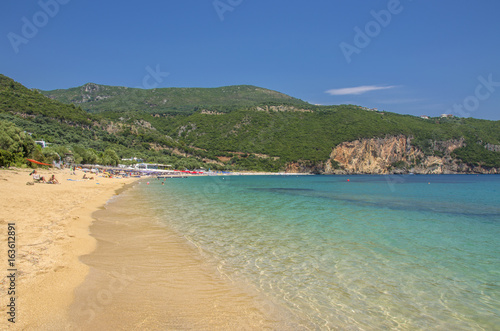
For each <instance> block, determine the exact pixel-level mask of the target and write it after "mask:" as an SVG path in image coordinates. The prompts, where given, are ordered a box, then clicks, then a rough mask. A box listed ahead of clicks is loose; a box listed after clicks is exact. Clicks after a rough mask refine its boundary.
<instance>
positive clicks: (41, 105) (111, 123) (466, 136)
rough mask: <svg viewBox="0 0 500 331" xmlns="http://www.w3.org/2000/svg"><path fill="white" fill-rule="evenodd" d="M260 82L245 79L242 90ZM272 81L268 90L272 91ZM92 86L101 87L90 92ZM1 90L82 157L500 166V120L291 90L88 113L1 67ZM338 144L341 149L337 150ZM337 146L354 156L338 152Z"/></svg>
mask: <svg viewBox="0 0 500 331" xmlns="http://www.w3.org/2000/svg"><path fill="white" fill-rule="evenodd" d="M238 87H240V89H239V90H241V89H242V88H241V86H236V88H235V87H231V89H229V90H231V91H236V93H237V92H238ZM255 88H256V87H253V86H245V88H243V90H246V91H248V90H249V89H250V90H253V91H255ZM75 89H76V90H75V92H77V93H78V95H81V90H82V89H83V90H84V91H85V92H86V93H89V94H90V93H92V92H93V91H95V90H98V91H99V90H101V91H102V89H104V90H106V87H102V86H101V85H96V84H93V83H89V84H85V85H83V86H81V87H78V88H75ZM214 89H215V90H211V89H202V90H200V91H201V92H203V93H207V92H208V93H209V94H210V92H214V91H215V95H208V96H206V95H205V96H204V97H206V98H208V99H210V100H217V98H219V97H220V94H224V93H225V92H224V88H222V89H221V88H214ZM122 90H124V91H126V90H128V88H120V89H119V91H122ZM111 91H116V87H113V88H112V89H111ZM153 91H154V90H151V91H149V92H148V93H149V94H148V95H150V94H151V93H154V92H153ZM186 91H188V92H192V91H193V90H191V89H188V90H185V92H186ZM269 91H270V92H266V93H270V94H273V93H274V92H275V91H274V92H273V91H271V90H269ZM258 92H259V95H262V91H258ZM276 93H279V92H276ZM280 95H281V94H280ZM96 96H103V94H99V93H97V94H96V93H94V94H93V97H96ZM177 96H178V94H177ZM239 96H240V97H241V94H239ZM0 97H1V99H0V120H5V121H9V122H12V123H14V124H15V125H17V126H18V127H20V128H22V129H23V130H26V131H29V132H33V133H34V136H36V137H37V138H39V139H44V140H46V141H48V142H50V143H52V144H53V146H67V148H70V147H71V148H72V149H73V150H74V149H75V146H77V147H78V146H79V147H78V149H79V150H80V151H81V152H80V154H81V155H84V156H82V157H81V159H82V160H83V161H85V160H95V157H93V156H92V155H94V154H96V153H97V152H98V151H105V150H109V149H112V150H114V151H116V154H117V155H118V156H119V157H122V158H123V157H126V158H130V157H140V158H144V159H146V160H148V161H151V162H157V163H166V164H175V165H178V166H179V167H184V168H199V167H206V168H212V169H228V170H257V171H284V170H289V171H311V172H316V173H384V174H385V173H404V172H410V171H411V170H412V169H414V170H415V169H416V170H418V171H420V172H421V173H427V169H426V167H429V168H430V167H432V168H433V169H434V168H435V164H434V163H436V162H438V163H439V164H441V165H442V167H441V168H440V170H436V169H434V170H435V171H434V170H432V171H434V173H436V172H439V171H442V172H443V173H448V172H457V173H476V172H477V173H499V172H500V152H499V150H500V121H488V120H479V119H472V118H432V119H422V118H418V117H415V116H411V115H400V114H396V113H390V112H377V111H369V110H366V109H364V108H362V107H359V106H354V105H339V106H314V105H310V104H307V103H304V102H303V101H301V100H299V99H292V100H295V101H294V102H295V103H293V102H292V103H287V102H277V101H274V102H270V101H267V102H262V99H260V98H257V97H256V96H255V95H254V96H253V97H254V99H250V101H248V100H247V101H248V104H249V105H248V106H243V105H242V104H241V103H240V104H238V105H231V104H230V103H228V102H226V103H225V104H223V105H213V106H206V105H198V104H189V103H181V102H178V103H177V104H176V106H177V107H179V109H180V108H182V107H184V108H183V109H184V110H183V111H179V112H177V113H176V112H166V113H158V111H157V110H148V111H144V110H140V109H135V108H134V107H130V104H129V103H128V102H127V101H126V100H121V103H122V105H124V107H123V108H122V109H114V108H112V107H111V108H110V109H108V110H103V111H98V112H95V113H92V112H88V111H85V110H84V109H83V108H81V104H76V105H75V104H71V103H69V104H64V103H62V102H60V101H57V100H53V99H50V98H48V97H46V96H44V95H42V94H41V93H39V92H38V91H36V90H29V89H27V88H26V87H24V86H23V85H22V84H19V83H17V82H14V81H13V80H12V79H10V78H8V77H6V76H2V75H0ZM135 97H141V95H140V94H139V95H138V96H137V95H135ZM208 99H205V100H208ZM240 99H241V98H240ZM240 99H238V102H239V101H240ZM223 100H226V101H227V96H226V97H225V98H223ZM136 101H137V102H141V103H144V102H146V101H147V99H141V98H138V99H137V100H136ZM177 101H179V100H177ZM191 102H192V101H191ZM397 137H406V138H405V139H409V140H408V142H407V143H406V145H404V144H402V143H400V144H399V145H398V146H406V147H403V148H392V147H391V144H392V145H394V144H393V143H388V144H385V143H381V141H384V139H385V140H387V141H389V142H390V141H395V140H394V139H396V140H398V139H399V138H397ZM454 141H460V144H455V145H454V146H456V147H454V148H453V150H450V149H446V148H444V147H443V146H448V145H449V144H450V142H454ZM352 146H354V148H353V147H352ZM0 148H1V147H0ZM338 148H341V149H342V150H340V151H338V152H341V153H339V154H333V152H334V151H335V150H336V149H338ZM407 149H409V150H412V149H413V152H412V153H409V152H408V151H407ZM108 154H112V153H111V152H110V153H108ZM341 154H342V155H349V157H348V158H345V157H344V158H342V157H337V155H341ZM85 155H87V156H85ZM89 155H90V156H89ZM381 155H383V157H381ZM438 159H439V160H438ZM434 161H436V162H434ZM372 163H378V165H373V166H372ZM422 164H423V166H422ZM448 166H449V168H447V167H448ZM419 167H420V168H419ZM422 167H423V168H422Z"/></svg>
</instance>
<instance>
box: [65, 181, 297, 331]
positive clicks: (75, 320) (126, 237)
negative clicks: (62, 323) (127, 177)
mask: <svg viewBox="0 0 500 331" xmlns="http://www.w3.org/2000/svg"><path fill="white" fill-rule="evenodd" d="M139 184H143V185H139ZM139 184H138V185H136V186H134V187H132V188H131V189H129V190H127V191H126V192H124V193H123V194H121V195H120V196H118V197H117V199H115V200H113V201H111V202H110V203H109V204H106V208H104V209H101V210H99V211H97V212H95V213H94V217H95V218H96V222H94V223H93V224H92V225H91V227H90V232H91V235H92V236H93V237H94V238H95V239H96V241H97V246H96V249H95V250H93V251H92V252H91V253H89V254H86V255H84V256H82V257H81V260H82V261H83V262H84V263H85V264H86V265H88V266H89V267H90V271H89V273H88V274H87V277H86V278H85V280H84V282H82V283H81V284H80V285H79V286H78V288H77V289H76V290H75V300H74V302H73V304H72V305H71V307H70V311H69V320H70V323H71V324H70V325H72V326H78V328H79V329H81V330H96V329H110V328H118V329H120V328H123V327H124V326H127V328H130V329H165V328H167V329H241V328H243V329H266V328H267V329H290V328H293V327H291V325H295V324H293V323H292V322H291V321H290V319H285V318H284V316H286V314H287V313H285V312H284V311H282V308H280V307H278V306H276V305H275V304H274V303H272V302H271V301H269V299H268V298H267V297H266V296H265V295H264V294H263V293H258V292H256V291H255V290H254V289H253V288H251V287H250V286H249V285H248V284H245V283H240V282H235V281H234V280H231V279H228V278H227V277H224V276H223V275H221V274H219V272H218V270H217V266H216V265H213V264H212V261H207V260H206V259H205V258H204V256H202V254H200V251H199V247H196V246H194V245H193V244H192V243H191V242H189V241H188V240H187V238H186V237H185V236H184V235H182V234H180V233H178V232H176V231H175V230H173V229H171V228H169V226H167V225H166V224H164V223H163V222H162V221H161V219H160V218H158V216H157V215H156V214H155V212H154V206H151V204H150V201H149V199H148V197H147V196H146V195H144V194H143V192H141V190H142V189H146V187H148V189H149V187H151V186H146V183H145V181H143V182H139ZM295 329H296V328H295Z"/></svg>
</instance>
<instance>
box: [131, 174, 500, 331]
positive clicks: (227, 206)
mask: <svg viewBox="0 0 500 331" xmlns="http://www.w3.org/2000/svg"><path fill="white" fill-rule="evenodd" d="M347 179H350V181H349V182H348V181H347ZM140 191H141V193H142V194H145V195H146V196H147V197H148V199H149V200H150V201H151V202H152V205H153V206H154V207H153V209H154V212H155V213H156V215H157V216H158V217H159V218H160V219H161V221H162V222H164V223H165V224H166V225H167V226H168V227H170V228H172V229H174V230H175V231H177V232H178V233H179V234H181V235H183V236H184V237H185V238H186V239H187V240H189V241H190V242H191V243H192V244H193V245H195V246H197V247H198V248H199V251H200V253H201V254H202V256H203V257H204V258H205V259H206V260H207V261H209V262H210V263H213V264H214V265H215V266H217V269H218V271H219V272H220V273H221V274H222V275H224V276H225V277H227V278H229V279H231V280H235V281H238V282H239V281H244V282H246V283H248V284H249V285H251V286H254V287H255V288H257V289H258V290H259V291H261V292H262V293H265V294H266V295H267V296H268V297H269V300H271V301H273V302H274V303H277V304H278V305H280V306H282V307H285V308H286V309H288V310H289V311H290V312H291V313H292V314H293V315H294V316H295V317H296V319H297V321H299V323H300V325H302V326H303V327H304V328H322V329H326V328H349V329H353V330H355V329H369V330H373V329H387V328H398V329H412V330H413V329H422V330H424V329H441V330H450V329H453V330H471V329H474V330H481V329H484V330H498V329H499V326H500V176H449V175H444V176H350V177H344V176H301V177H288V176H283V177H282V176H243V177H224V178H222V177H199V178H186V179H169V180H166V182H165V185H161V181H156V180H151V181H150V185H141V186H140Z"/></svg>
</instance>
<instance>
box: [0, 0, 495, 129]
mask: <svg viewBox="0 0 500 331" xmlns="http://www.w3.org/2000/svg"><path fill="white" fill-rule="evenodd" d="M1 6H2V7H3V8H2V10H1V11H0V73H1V74H4V75H6V76H8V77H11V78H13V79H14V80H16V81H18V82H20V83H21V84H23V85H25V86H27V87H29V88H38V89H42V90H52V89H66V88H71V87H76V86H81V85H83V84H85V83H89V82H92V83H97V84H104V85H114V86H128V87H141V88H161V87H219V86H226V85H240V84H245V85H256V86H259V87H264V88H268V89H272V90H276V91H279V92H282V93H285V94H288V95H291V96H293V97H296V98H299V99H302V100H304V101H307V102H310V103H312V104H322V105H337V104H356V105H361V106H364V107H368V108H377V109H379V110H385V111H391V112H396V113H401V114H411V115H415V116H420V115H428V116H439V115H440V114H443V113H447V114H452V115H455V116H459V117H474V118H482V119H489V120H500V115H499V114H500V37H499V35H498V34H499V32H500V19H499V17H498V16H499V14H500V1H498V0H479V1H472V0H470V1H465V0H458V1H457V0H441V1H429V0H428V1H424V0H380V1H379V0H359V1H355V0H352V1H341V0H313V1H310V2H306V1H303V0H300V1H299V0H287V1H268V0H267V1H264V0H252V1H251V0H184V1H172V0H143V1H130V0H120V1H102V0H100V1H97V0H85V1H82V0H39V1H38V0H37V1H32V0H23V1H18V0H3V1H2V4H1Z"/></svg>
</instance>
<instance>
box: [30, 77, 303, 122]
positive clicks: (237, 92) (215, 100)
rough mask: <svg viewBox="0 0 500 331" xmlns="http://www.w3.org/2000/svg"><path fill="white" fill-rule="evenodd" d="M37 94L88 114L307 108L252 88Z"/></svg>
mask: <svg viewBox="0 0 500 331" xmlns="http://www.w3.org/2000/svg"><path fill="white" fill-rule="evenodd" d="M40 92H41V93H42V94H44V95H45V96H48V97H50V98H53V99H56V100H58V101H61V102H63V103H66V104H69V103H71V104H75V105H78V106H81V107H82V108H83V109H85V110H86V111H88V112H91V113H98V112H103V111H114V112H124V111H141V112H146V113H154V114H174V115H175V114H182V113H192V112H195V111H197V110H201V109H209V110H211V111H219V112H228V111H230V110H231V109H233V108H234V107H249V106H254V105H258V104H261V103H279V104H282V103H288V104H293V105H307V103H305V102H303V101H301V100H299V99H296V98H292V97H290V96H288V95H285V94H283V93H279V92H276V91H272V90H268V89H263V88H260V87H256V86H251V85H236V86H225V87H218V88H157V89H151V90H146V89H141V88H128V87H119V86H107V85H98V84H93V83H88V84H85V85H83V86H80V87H75V88H71V89H67V90H53V91H40Z"/></svg>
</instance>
